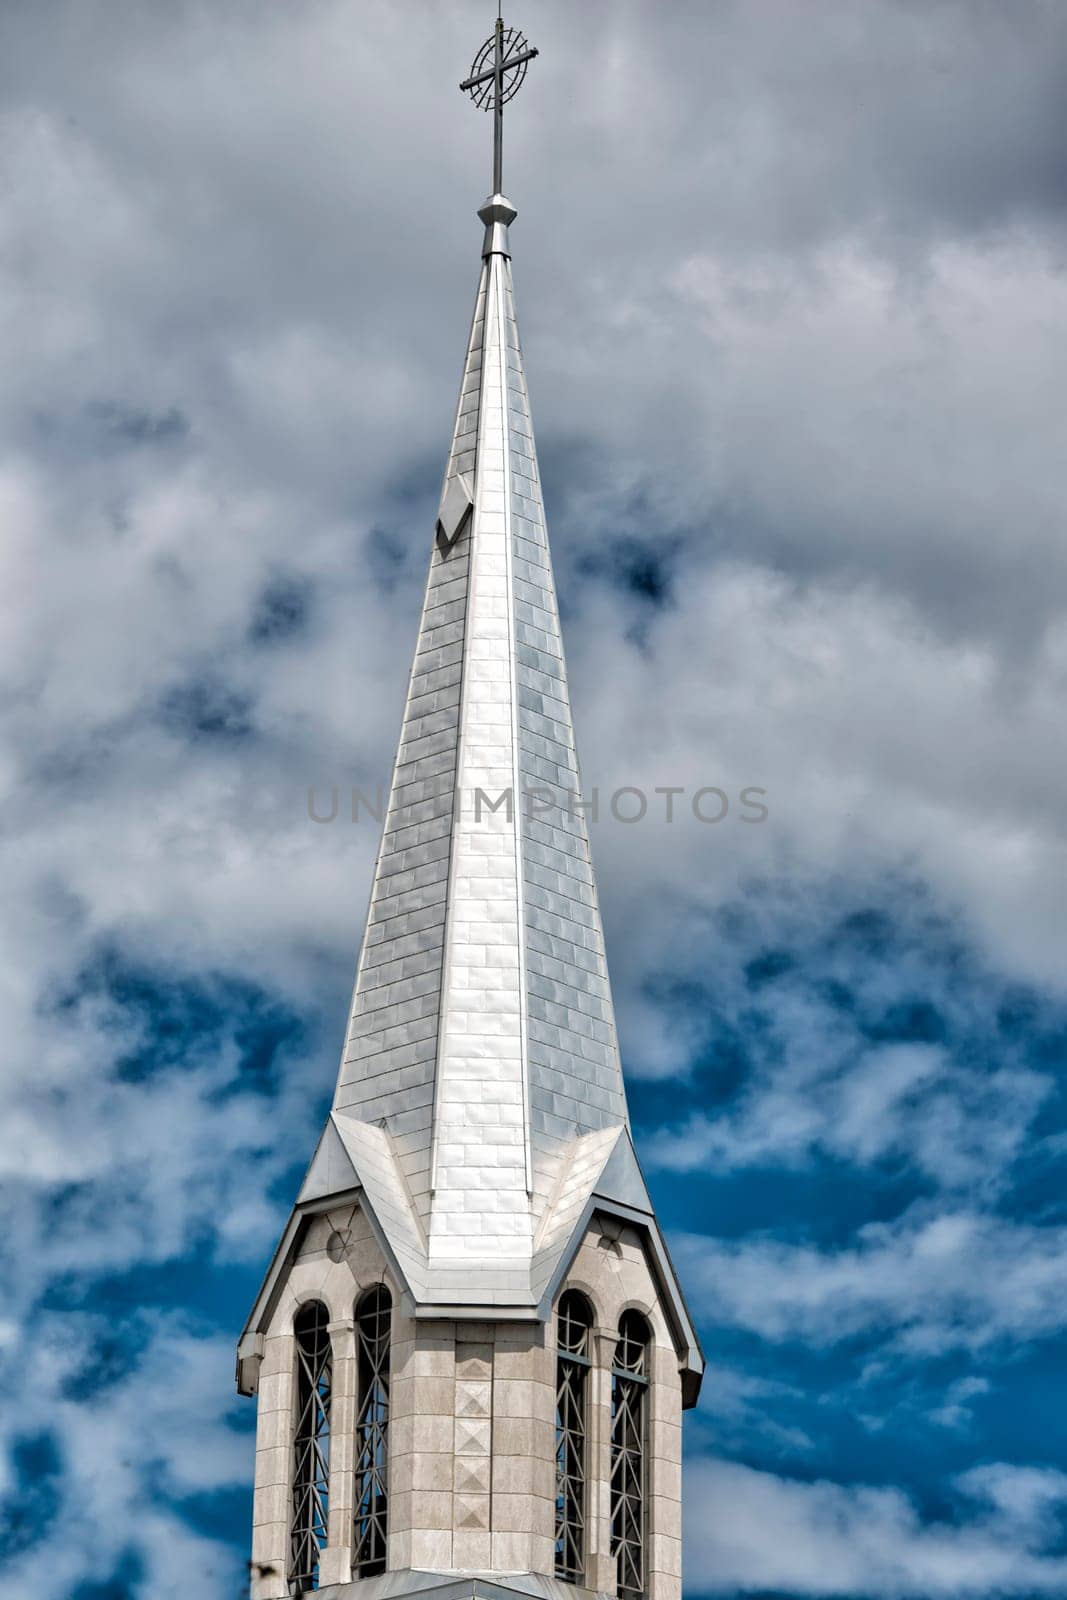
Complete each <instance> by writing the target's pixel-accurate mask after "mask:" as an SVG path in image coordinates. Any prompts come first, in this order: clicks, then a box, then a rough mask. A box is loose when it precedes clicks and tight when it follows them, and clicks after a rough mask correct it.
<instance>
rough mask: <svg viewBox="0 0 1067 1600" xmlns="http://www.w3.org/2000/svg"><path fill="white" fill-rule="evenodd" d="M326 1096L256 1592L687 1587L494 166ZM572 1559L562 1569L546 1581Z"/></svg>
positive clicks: (658, 1304)
mask: <svg viewBox="0 0 1067 1600" xmlns="http://www.w3.org/2000/svg"><path fill="white" fill-rule="evenodd" d="M536 54H537V52H536V51H535V50H532V49H530V48H529V47H528V46H527V44H526V41H525V40H524V39H523V38H522V37H521V35H519V34H518V33H516V32H515V31H514V30H512V29H507V28H505V27H504V25H503V24H502V23H501V22H500V21H499V20H498V22H497V25H496V30H495V32H494V34H493V37H492V38H491V39H490V40H489V41H488V42H487V44H486V45H485V47H484V48H483V50H482V52H481V53H480V55H479V57H478V58H477V60H476V61H475V64H474V67H473V69H472V72H471V75H470V77H469V78H468V79H467V81H466V82H465V83H464V84H463V85H462V87H463V88H465V89H467V90H468V91H469V92H470V93H471V95H472V98H474V100H475V103H476V104H478V105H481V106H484V107H485V108H486V109H488V110H492V111H493V113H494V185H493V192H492V195H491V196H490V198H489V199H488V200H487V201H486V202H485V204H484V205H483V206H482V208H481V210H480V211H479V213H478V215H479V217H480V218H481V220H482V222H483V223H484V227H485V234H484V243H483V246H482V267H481V276H480V279H479V283H478V292H477V296H476V299H475V305H474V317H473V320H472V323H471V329H470V337H469V339H468V343H467V354H466V360H465V362H464V365H463V378H462V382H461V385H460V394H459V405H458V408H457V412H456V419H455V426H454V429H453V434H452V446H451V450H450V452H449V456H448V464H447V468H446V471H445V478H444V485H443V489H442V494H441V501H440V509H439V513H438V518H437V523H436V527H435V529H434V530H433V536H432V538H431V539H429V540H428V543H429V545H430V570H429V578H428V581H427V586H426V596H425V601H424V604H423V610H422V619H421V622H420V626H419V632H418V638H417V642H416V646H415V659H414V664H413V666H412V670H411V678H410V682H409V685H408V694H407V703H406V705H405V708H404V715H403V722H402V725H401V732H400V745H399V749H398V752H397V757H396V764H395V767H394V771H393V778H392V787H391V791H390V798H389V804H388V810H387V814H386V820H385V825H384V832H383V835H382V841H381V847H380V849H379V853H378V859H377V864H376V866H375V871H374V880H373V887H372V890H371V898H370V907H369V911H368V915H367V926H366V931H365V933H364V938H363V946H362V950H361V953H360V957H359V965H358V971H357V975H356V983H355V990H354V993H353V998H352V1006H351V1014H350V1018H349V1023H348V1029H347V1035H346V1039H345V1045H344V1050H343V1053H342V1059H341V1065H340V1071H339V1074H338V1079H337V1089H336V1093H335V1095H334V1101H333V1108H332V1110H331V1112H330V1115H329V1117H328V1119H327V1122H326V1126H325V1128H324V1129H323V1132H322V1136H321V1138H320V1140H319V1143H318V1147H317V1149H316V1150H315V1153H314V1157H313V1159H312V1162H311V1165H310V1167H309V1169H308V1172H307V1176H306V1177H305V1179H304V1183H303V1186H302V1188H301V1190H300V1193H299V1195H298V1196H297V1200H296V1204H295V1206H294V1208H293V1211H292V1215H291V1216H290V1218H289V1222H288V1224H287V1226H286V1228H285V1231H284V1233H283V1235H282V1238H281V1240H280V1242H279V1245H278V1248H277V1251H276V1253H275V1256H274V1259H273V1261H272V1263H271V1266H270V1269H269V1271H268V1273H267V1276H266V1279H265V1280H264V1283H263V1287H262V1289H261V1290H260V1293H259V1296H258V1298H257V1300H256V1303H255V1306H254V1307H253V1309H252V1313H251V1316H250V1317H249V1320H248V1323H247V1325H246V1328H245V1331H244V1333H243V1335H242V1337H241V1341H240V1345H239V1348H238V1361H237V1377H238V1387H239V1388H240V1390H241V1392H242V1393H244V1394H249V1395H251V1394H254V1395H256V1396H257V1403H258V1426H257V1436H256V1471H255V1500H254V1513H253V1522H254V1528H253V1544H252V1558H253V1564H252V1574H253V1578H252V1595H253V1600H275V1597H280V1596H283V1595H294V1594H303V1593H306V1592H309V1591H312V1590H317V1591H318V1592H319V1593H320V1594H321V1595H323V1596H325V1597H329V1600H341V1597H345V1600H357V1597H359V1600H385V1597H387V1596H388V1597H390V1600H392V1597H394V1596H421V1595H424V1594H425V1595H430V1594H431V1593H433V1594H436V1595H439V1596H440V1600H463V1597H466V1596H474V1595H476V1594H478V1595H501V1596H505V1595H523V1596H530V1595H534V1596H540V1597H544V1600H548V1597H554V1600H566V1596H567V1595H568V1594H572V1593H573V1592H574V1591H575V1590H576V1589H577V1590H578V1591H584V1592H587V1593H588V1594H590V1595H593V1594H595V1595H600V1596H610V1597H612V1600H678V1597H679V1596H680V1594H681V1543H680V1535H681V1505H680V1501H681V1421H682V1411H683V1410H684V1409H685V1408H686V1407H687V1406H692V1405H693V1404H694V1403H695V1401H696V1398H697V1393H698V1390H699V1387H700V1380H701V1374H702V1371H703V1358H702V1356H701V1353H700V1348H699V1345H698V1342H697V1338H696V1334H695V1332H694V1330H693V1326H692V1323H691V1321H690V1318H689V1314H688V1312H687V1310H686V1307H685V1302H684V1300H683V1298H682V1294H681V1290H680V1288H679V1285H678V1281H677V1278H676V1277H675V1273H674V1269H673V1267H672V1265H671V1261H670V1258H669V1256H668V1254H667V1250H666V1246H665V1244H664V1241H663V1237H662V1234H661V1232H660V1228H659V1225H658V1223H657V1221H656V1216H655V1212H654V1211H653V1207H652V1202H651V1200H650V1199H649V1196H648V1191H647V1190H646V1188H645V1184H644V1181H643V1179H642V1176H641V1171H640V1168H639V1166H638V1163H637V1158H636V1156H635V1154H634V1148H633V1144H632V1142H631V1136H630V1127H629V1121H628V1117H627V1110H626V1094H625V1089H624V1086H623V1077H622V1068H621V1064H620V1061H619V1052H618V1044H617V1041H616V1033H615V1021H614V1015H613V1011H612V1003H611V990H610V987H609V983H608V970H607V963H606V960H605V954H604V939H603V933H602V929H601V923H600V913H599V910H598V906H597V894H596V882H595V878H594V874H593V867H592V860H591V856H590V849H589V840H588V835H587V830H586V823H585V817H584V813H583V809H582V806H581V803H580V794H581V790H580V782H579V775H578V762H577V756H576V754H575V743H574V732H573V728H572V725H571V710H570V702H569V698H568V691H567V679H566V673H565V670H564V659H563V644H562V639H561V635H560V625H559V615H558V611H557V606H556V594H555V586H554V581H553V576H552V566H551V562H550V559H549V550H548V539H547V534H546V530H545V517H544V509H543V506H542V501H541V486H540V481H539V477H538V470H537V458H536V453H535V450H534V439H533V427H532V424H531V421H530V408H529V403H528V400H527V394H526V381H525V377H524V375H523V362H522V354H521V349H520V345H519V336H518V328H517V325H516V321H515V306H514V301H513V297H512V279H511V247H510V242H509V231H508V230H509V225H510V224H511V223H512V222H513V220H514V218H515V215H516V213H515V209H514V207H513V206H512V205H511V203H510V202H509V201H508V200H506V199H505V198H504V195H503V193H502V192H501V188H502V184H501V177H500V149H501V132H502V114H503V106H504V104H505V103H506V101H507V100H508V99H510V97H511V96H512V94H514V92H515V90H516V89H517V88H518V86H519V84H520V83H521V81H522V78H523V76H524V75H525V73H526V70H527V68H528V65H529V62H530V61H531V60H532V59H533V57H534V56H535V55H536ZM561 1586H564V1587H561Z"/></svg>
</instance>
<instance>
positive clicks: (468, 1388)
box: [456, 1378, 493, 1417]
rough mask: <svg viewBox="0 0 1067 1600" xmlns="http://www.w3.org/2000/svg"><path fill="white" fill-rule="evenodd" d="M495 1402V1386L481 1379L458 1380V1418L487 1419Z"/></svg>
mask: <svg viewBox="0 0 1067 1600" xmlns="http://www.w3.org/2000/svg"><path fill="white" fill-rule="evenodd" d="M492 1401H493V1385H492V1384H491V1383H489V1382H488V1381H486V1380H484V1379H481V1378H457V1380H456V1416H457V1417H487V1416H489V1414H490V1405H491V1403H492Z"/></svg>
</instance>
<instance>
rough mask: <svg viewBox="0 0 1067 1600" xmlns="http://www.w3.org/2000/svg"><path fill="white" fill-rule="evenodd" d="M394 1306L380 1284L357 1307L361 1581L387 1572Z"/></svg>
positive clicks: (357, 1562) (356, 1549) (357, 1556)
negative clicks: (390, 1371)
mask: <svg viewBox="0 0 1067 1600" xmlns="http://www.w3.org/2000/svg"><path fill="white" fill-rule="evenodd" d="M392 1311H393V1301H392V1296H391V1295H390V1293H389V1290H388V1289H387V1288H386V1287H385V1285H384V1284H378V1285H377V1286H376V1287H375V1288H373V1289H368V1290H367V1293H366V1294H365V1295H363V1296H362V1298H361V1299H360V1301H359V1304H358V1305H357V1307H356V1356H357V1368H358V1379H357V1384H358V1389H357V1401H356V1500H355V1529H354V1536H353V1541H352V1543H353V1553H352V1565H353V1570H354V1572H355V1573H356V1575H357V1576H358V1577H360V1578H369V1577H372V1576H373V1574H374V1573H376V1572H384V1571H385V1558H386V1533H387V1530H388V1521H389V1344H390V1330H391V1324H392Z"/></svg>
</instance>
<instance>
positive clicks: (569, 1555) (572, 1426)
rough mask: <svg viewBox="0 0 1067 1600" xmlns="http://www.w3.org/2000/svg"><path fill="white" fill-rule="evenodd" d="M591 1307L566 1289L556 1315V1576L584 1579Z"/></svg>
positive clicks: (575, 1291) (568, 1581) (582, 1298)
mask: <svg viewBox="0 0 1067 1600" xmlns="http://www.w3.org/2000/svg"><path fill="white" fill-rule="evenodd" d="M592 1326H593V1312H592V1308H591V1306H590V1304H589V1302H588V1300H587V1299H586V1298H585V1296H584V1295H582V1294H579V1293H578V1291H577V1290H576V1289H568V1290H567V1292H566V1294H565V1295H563V1297H562V1299H561V1300H560V1303H559V1316H558V1318H557V1320H556V1347H557V1356H556V1577H557V1578H562V1579H563V1581H564V1583H584V1581H585V1473H586V1468H585V1460H586V1446H585V1440H586V1421H585V1418H586V1390H587V1388H588V1383H589V1338H590V1329H591V1328H592Z"/></svg>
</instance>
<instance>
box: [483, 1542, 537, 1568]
mask: <svg viewBox="0 0 1067 1600" xmlns="http://www.w3.org/2000/svg"><path fill="white" fill-rule="evenodd" d="M492 1570H493V1572H529V1571H531V1564H530V1535H529V1534H528V1533H494V1534H493V1565H492Z"/></svg>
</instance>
